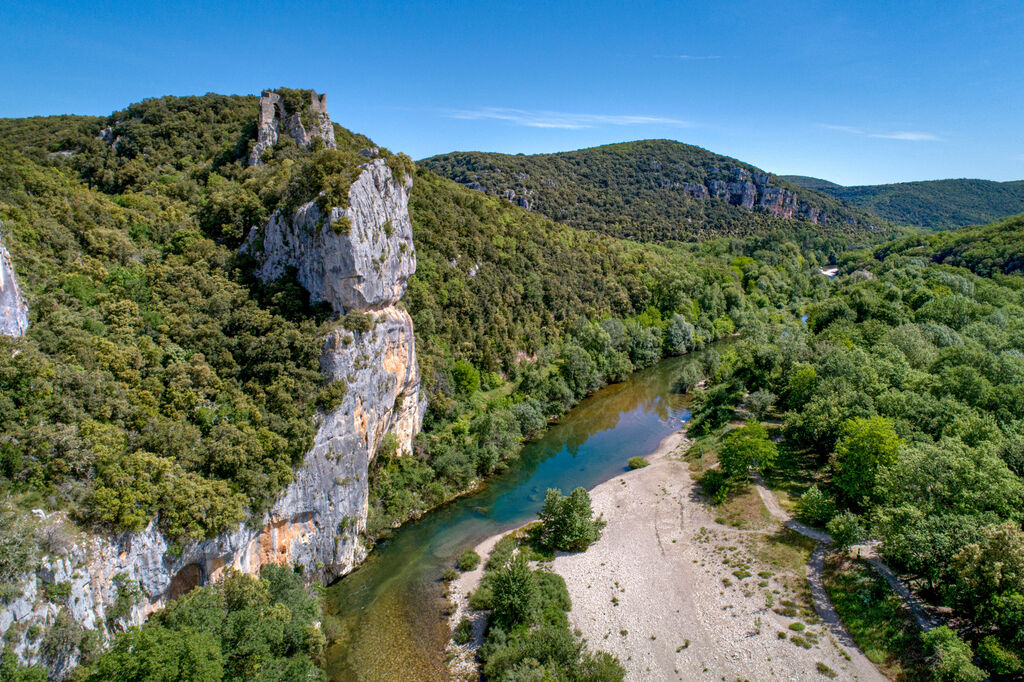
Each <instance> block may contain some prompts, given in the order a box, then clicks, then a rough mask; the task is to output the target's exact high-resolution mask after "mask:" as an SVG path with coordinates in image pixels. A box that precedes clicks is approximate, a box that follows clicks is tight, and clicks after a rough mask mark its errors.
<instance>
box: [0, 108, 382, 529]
mask: <svg viewBox="0 0 1024 682" xmlns="http://www.w3.org/2000/svg"><path fill="white" fill-rule="evenodd" d="M255 116H256V98H254V97H223V96H219V95H209V96H206V97H201V98H199V97H186V98H175V97H168V98H162V99H156V100H147V101H145V102H142V103H140V104H136V105H132V106H131V107H129V108H128V109H127V110H125V111H121V112H116V113H115V114H112V115H111V116H110V117H108V118H107V119H105V120H99V119H95V118H90V117H82V118H75V117H66V116H65V117H58V118H57V119H24V120H21V121H13V120H7V121H4V122H3V124H2V125H0V131H2V132H3V137H2V138H0V177H2V178H3V181H2V183H0V223H2V228H0V229H2V230H3V234H4V238H5V240H6V242H7V244H8V246H9V248H10V250H11V251H12V252H13V253H14V254H15V261H16V266H15V267H16V268H17V272H18V275H19V277H20V278H21V282H22V286H23V288H24V290H25V292H26V295H27V298H28V302H29V306H30V310H31V314H32V325H31V327H30V328H29V332H28V334H27V336H26V337H25V338H24V339H20V340H12V339H9V338H4V339H2V340H0V345H2V346H3V347H4V348H8V349H9V350H7V351H6V352H2V353H0V389H2V390H0V405H2V409H0V431H2V432H3V434H4V437H3V441H2V443H0V474H2V477H3V481H4V482H5V484H6V485H7V486H9V487H10V488H11V489H13V490H15V491H18V492H19V493H21V494H25V495H28V497H27V498H26V500H25V504H43V505H44V506H46V507H50V508H64V509H68V510H69V511H71V512H72V514H73V515H74V516H75V517H77V518H78V519H79V520H80V521H82V522H84V523H86V524H89V525H99V526H101V527H105V528H107V529H109V530H112V531H121V530H141V529H142V528H143V527H145V526H146V524H147V523H149V521H150V519H153V518H158V520H159V522H160V526H161V527H162V529H163V530H164V531H165V532H167V533H168V535H169V536H170V537H171V538H173V539H175V540H178V541H184V540H194V539H199V538H203V537H209V536H211V535H214V534H216V533H218V532H221V531H223V530H225V529H228V528H231V527H233V526H235V525H236V524H237V523H238V522H240V521H242V520H244V519H245V518H246V516H247V515H248V514H249V513H260V512H262V511H263V510H265V509H266V508H268V507H269V505H270V504H271V503H272V502H273V500H274V498H275V496H276V494H277V492H278V491H279V490H280V489H281V488H282V487H283V486H285V485H286V484H287V483H288V482H289V481H290V480H291V477H292V468H293V467H294V466H296V465H297V464H299V463H301V462H302V459H303V456H304V454H305V452H306V450H307V449H308V448H309V446H310V444H311V442H312V436H313V423H312V415H313V412H314V410H315V408H316V399H317V396H318V394H319V392H320V389H321V386H320V384H321V377H320V371H319V364H318V356H319V352H320V347H319V346H320V344H319V337H320V336H321V334H322V331H321V329H320V323H321V322H322V321H323V320H324V319H325V314H324V311H323V310H322V309H321V308H319V307H311V306H310V305H309V304H308V300H307V297H306V295H305V294H304V292H303V291H302V290H301V289H300V288H299V287H298V286H296V285H295V284H294V282H288V281H282V282H279V283H275V284H274V285H272V286H262V285H259V284H258V283H256V282H255V281H253V280H252V279H251V277H250V276H249V274H248V273H249V267H248V264H247V263H246V261H245V258H243V257H240V256H239V255H238V254H237V246H238V245H239V244H240V243H241V240H242V238H243V236H244V234H245V231H246V230H247V229H248V227H249V226H251V225H253V224H257V223H260V222H262V221H265V220H266V219H267V217H268V216H269V215H270V213H271V212H272V211H273V210H274V209H276V208H278V207H288V206H292V205H295V204H296V203H298V202H299V201H305V200H306V198H308V197H310V196H315V195H316V193H317V191H318V190H319V189H321V188H326V189H333V187H332V186H329V179H330V178H335V177H337V178H340V181H345V180H346V179H347V181H348V182H351V178H352V177H353V174H352V169H353V168H355V166H356V165H357V164H358V163H359V162H360V160H361V159H362V157H359V156H358V154H357V153H356V151H357V150H358V149H359V148H360V147H361V146H363V145H365V144H367V143H368V140H366V139H365V138H362V137H360V136H355V135H352V134H351V133H348V132H347V131H344V130H343V129H340V128H339V130H338V135H337V139H338V143H339V149H338V150H320V151H316V152H313V153H302V152H300V150H299V149H298V148H297V147H296V146H295V144H294V143H293V142H291V140H290V138H285V141H283V142H282V143H281V144H279V145H278V146H277V147H275V149H274V150H272V153H271V154H268V163H267V164H266V165H264V166H260V167H245V166H244V164H243V162H242V161H241V159H242V157H243V156H244V154H245V152H246V151H247V146H248V141H249V139H250V136H251V134H252V122H253V121H254V120H255ZM101 125H103V126H104V127H105V131H103V132H102V136H103V137H102V138H101V137H99V135H100V134H101V133H100V131H99V127H100V126H101ZM289 143H290V144H289ZM37 145H45V146H42V147H39V146H37ZM15 147H17V148H20V149H22V150H23V151H24V153H22V152H21V151H18V150H17V149H15ZM54 147H57V149H54ZM59 151H64V152H69V153H68V154H56V155H54V154H53V153H54V152H59ZM33 158H34V159H37V161H38V162H36V161H33V160H32V159H33ZM331 182H333V181H331ZM13 349H16V350H17V352H11V350H13Z"/></svg>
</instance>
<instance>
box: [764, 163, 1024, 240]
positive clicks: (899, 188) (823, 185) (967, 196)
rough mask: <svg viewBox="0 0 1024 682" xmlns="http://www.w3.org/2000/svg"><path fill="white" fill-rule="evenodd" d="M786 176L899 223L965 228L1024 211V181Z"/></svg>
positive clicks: (795, 181)
mask: <svg viewBox="0 0 1024 682" xmlns="http://www.w3.org/2000/svg"><path fill="white" fill-rule="evenodd" d="M782 177H783V179H785V180H788V181H789V182H792V183H793V184H795V185H799V186H801V187H808V188H810V189H815V190H818V191H820V192H824V193H825V194H829V195H831V196H833V197H835V198H836V199H841V200H843V201H845V202H847V203H850V204H852V205H854V206H859V207H860V208H863V209H865V210H867V211H870V212H871V213H874V214H875V215H877V216H880V217H882V218H885V219H886V220H890V221H892V222H894V223H896V224H898V225H918V226H920V227H931V228H943V227H962V226H964V225H978V224H981V223H989V222H992V221H993V220H998V219H1000V218H1003V217H1005V216H1009V215H1014V214H1016V213H1021V212H1024V180H1017V181H1015V182H993V181H992V180H969V179H958V180H926V181H922V182H900V183H896V184H891V185H859V186H851V187H844V186H842V185H837V184H835V183H834V182H829V181H828V180H821V179H819V178H808V177H805V176H802V175H784V176H782Z"/></svg>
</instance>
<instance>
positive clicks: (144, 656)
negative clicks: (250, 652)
mask: <svg viewBox="0 0 1024 682" xmlns="http://www.w3.org/2000/svg"><path fill="white" fill-rule="evenodd" d="M223 678H224V662H223V654H222V652H221V648H220V642H218V641H217V639H216V637H215V636H214V634H213V633H212V632H210V631H192V630H168V629H167V628H164V627H161V626H148V627H142V628H132V629H130V630H128V631H127V632H124V633H122V634H121V635H119V636H118V637H117V638H116V640H115V641H114V644H113V645H112V646H111V648H110V650H109V651H108V652H107V653H105V654H104V655H103V656H101V657H100V658H99V661H98V662H97V664H96V665H95V666H94V667H93V668H92V670H91V671H90V673H89V674H88V675H87V676H86V677H85V680H86V682H106V681H107V680H124V682H136V681H137V682H192V681H195V682H216V681H218V680H221V679H223Z"/></svg>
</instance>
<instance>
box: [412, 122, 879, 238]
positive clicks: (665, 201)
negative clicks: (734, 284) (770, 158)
mask: <svg viewBox="0 0 1024 682" xmlns="http://www.w3.org/2000/svg"><path fill="white" fill-rule="evenodd" d="M420 165H422V166H425V167H426V168H429V169H430V170H432V171H434V172H436V173H438V174H440V175H443V176H445V177H448V178H451V179H453V180H455V181H457V182H460V183H463V184H469V185H474V186H481V187H483V188H486V190H487V191H488V192H489V193H491V194H494V195H498V196H504V195H505V194H506V192H512V193H514V200H515V201H526V202H529V204H530V205H531V208H532V210H534V211H536V212H538V213H542V214H544V215H546V216H548V217H549V218H552V219H553V220H557V221H559V222H563V223H567V224H569V225H572V226H574V227H579V228H583V229H587V230H597V231H599V232H603V233H605V234H609V235H612V236H616V237H626V238H629V239H636V240H640V241H665V240H672V239H678V240H684V239H707V238H711V237H717V236H722V235H733V236H744V235H751V234H761V233H764V232H768V231H772V230H778V229H783V230H794V229H801V228H803V227H807V226H810V223H809V222H804V224H803V225H802V226H800V227H796V226H795V225H793V223H792V222H791V221H787V220H783V219H781V218H776V217H775V216H773V215H771V214H770V213H768V212H766V211H764V210H762V209H760V208H757V209H755V210H753V211H750V210H746V209H744V208H741V207H738V206H733V205H731V204H729V203H728V202H727V201H725V200H724V199H721V198H711V199H703V200H702V199H697V198H694V196H693V195H692V194H691V193H688V191H687V189H686V187H685V185H687V184H688V183H689V184H697V185H702V186H703V185H707V183H709V182H710V181H713V180H722V181H729V180H733V179H735V171H736V170H742V171H745V172H748V173H752V174H753V173H761V171H759V169H757V168H755V167H753V166H751V165H749V164H746V163H743V162H741V161H737V160H736V159H731V158H729V157H725V156H720V155H718V154H713V153H711V152H709V151H707V150H705V149H701V148H700V147H694V146H691V145H686V144H682V143H679V142H673V141H671V140H644V141H640V142H626V143H622V144H612V145H605V146H602V147H594V148H591V149H582V150H579V151H574V152H561V153H557V154H536V155H532V156H525V155H522V154H519V155H515V156H512V155H507V154H488V153H482V152H453V153H451V154H443V155H440V156H434V157H431V158H429V159H424V160H423V161H421V162H420ZM768 178H769V182H770V184H771V186H773V187H778V188H782V189H788V190H790V191H794V192H796V193H797V194H798V199H799V202H800V203H802V204H806V205H807V206H808V208H810V209H815V210H818V211H823V212H824V214H825V215H826V216H827V225H824V226H817V227H815V229H816V230H817V231H819V232H821V233H826V234H846V235H849V236H851V237H854V238H856V239H857V240H865V239H877V238H878V237H879V236H880V232H879V230H877V229H874V228H873V226H877V227H878V228H882V230H881V232H883V233H884V232H886V229H887V226H885V225H884V222H883V221H879V220H878V219H877V218H874V217H872V216H870V215H869V214H867V213H866V212H864V211H862V210H860V209H857V208H854V207H850V206H847V205H845V204H843V203H842V202H840V201H837V200H835V199H833V198H832V197H830V196H828V195H824V194H820V193H818V192H814V191H808V190H801V189H800V188H798V187H796V186H795V185H792V184H790V183H788V182H785V181H784V180H781V179H780V178H777V177H775V176H768ZM510 196H511V195H510Z"/></svg>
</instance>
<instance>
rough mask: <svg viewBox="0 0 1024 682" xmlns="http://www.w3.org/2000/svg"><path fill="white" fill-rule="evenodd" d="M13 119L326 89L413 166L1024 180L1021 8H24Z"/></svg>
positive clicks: (10, 22)
mask: <svg viewBox="0 0 1024 682" xmlns="http://www.w3.org/2000/svg"><path fill="white" fill-rule="evenodd" d="M0 44H2V45H3V49H2V50H0V73H3V74H4V76H3V78H2V79H0V116H28V115H45V114H60V113H82V114H108V113H110V112H111V111H114V110H117V109H120V108H123V107H124V106H126V105H127V104H129V103H131V102H135V101H138V100H140V99H143V98H146V97H153V96H159V95H164V94H174V95H186V94H202V93H205V92H221V93H258V92H259V91H260V90H261V89H263V88H268V87H275V86H278V85H288V86H291V87H309V88H315V89H317V90H319V91H324V92H326V93H327V103H328V109H329V110H330V112H331V115H332V118H333V119H334V120H335V121H337V122H338V123H340V124H342V125H344V126H346V127H348V128H351V129H353V130H356V131H358V132H361V133H365V134H367V135H369V136H370V137H372V138H373V139H374V140H376V141H377V142H378V143H380V144H383V145H385V146H387V147H389V148H391V149H394V150H396V151H404V152H406V153H408V154H410V155H411V156H412V157H413V158H422V157H424V156H429V155H432V154H438V153H443V152H447V151H452V150H483V151H500V152H509V153H517V152H524V153H536V152H549V151H560V150H568V149H578V148H582V147H588V146H593V145H597V144H604V143H609V142H619V141H624V140H634V139H643V138H661V137H665V138H671V139H676V140H680V141H683V142H688V143H691V144H697V145H700V146H702V147H706V148H708V149H710V150H712V151H715V152H718V153H722V154H728V155H731V156H735V157H737V158H740V159H742V160H744V161H748V162H750V163H753V164H755V165H758V166H760V167H762V168H765V169H767V170H770V171H772V172H776V173H799V174H805V175H815V176H819V177H824V178H827V179H830V180H834V181H836V182H841V183H843V184H866V183H880V182H897V181H904V180H918V179H933V178H945V177H981V178H989V179H994V180H1011V179H1021V178H1024V125H1022V123H1024V118H1022V113H1021V112H1024V2H1021V0H1011V1H1004V2H994V1H985V0H980V1H978V0H975V1H972V2H962V0H961V1H959V2H945V1H931V2H916V1H906V2H872V1H870V0H859V1H857V2H847V3H839V2H788V3H774V2H764V1H763V0H761V1H758V2H748V1H746V0H729V1H728V2H710V1H708V0H701V1H700V2H681V1H680V2H664V3H659V2H644V3H639V2H628V1H626V0H620V1H619V2H601V1H599V0H593V1H591V2H555V1H551V2H544V3H540V2H537V3H534V2H493V3H491V2H481V3H471V2H468V1H467V2H439V1H435V2H412V1H395V0H392V1H391V2H384V3H378V2H372V1H370V0H363V1H361V2H319V1H318V0H305V1H303V2H296V3H285V2H232V1H221V2H213V1H207V2H179V3H174V2H149V1H148V0H134V1H132V2H99V3H87V2H67V1H66V0H51V1H49V2H39V1H38V0H36V1H35V2H24V1H23V0H6V2H5V3H3V4H2V6H0Z"/></svg>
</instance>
